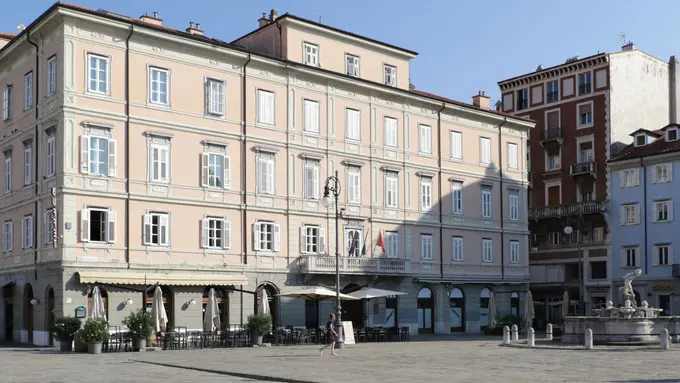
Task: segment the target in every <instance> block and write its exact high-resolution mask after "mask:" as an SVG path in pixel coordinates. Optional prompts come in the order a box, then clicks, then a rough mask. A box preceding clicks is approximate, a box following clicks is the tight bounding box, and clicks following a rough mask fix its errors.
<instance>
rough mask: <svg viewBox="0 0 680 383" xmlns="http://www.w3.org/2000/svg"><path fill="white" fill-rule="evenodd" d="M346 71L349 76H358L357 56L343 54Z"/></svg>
mask: <svg viewBox="0 0 680 383" xmlns="http://www.w3.org/2000/svg"><path fill="white" fill-rule="evenodd" d="M345 62H346V73H347V74H348V75H350V76H354V77H359V57H357V56H353V55H345Z"/></svg>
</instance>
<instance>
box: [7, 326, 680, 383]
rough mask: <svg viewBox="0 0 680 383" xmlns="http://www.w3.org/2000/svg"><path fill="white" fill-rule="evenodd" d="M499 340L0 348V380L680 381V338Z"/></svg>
mask: <svg viewBox="0 0 680 383" xmlns="http://www.w3.org/2000/svg"><path fill="white" fill-rule="evenodd" d="M499 343H500V342H499V341H498V340H497V339H492V340H489V339H488V338H486V339H484V338H481V339H467V338H456V337H445V338H440V339H439V340H437V341H427V342H415V341H414V342H408V343H377V344H375V343H373V344H360V345H352V346H348V347H347V348H346V349H344V350H340V351H339V353H340V354H341V355H340V356H339V357H331V356H330V355H328V352H326V353H325V354H324V355H323V356H320V355H319V353H318V348H317V347H315V346H299V347H263V348H256V349H253V348H246V349H210V350H189V351H159V352H145V353H117V354H103V355H87V354H59V353H54V352H48V351H44V350H34V349H0V361H2V362H1V363H0V369H1V372H0V382H3V383H4V382H22V383H23V382H35V381H41V382H73V381H80V382H164V383H171V382H201V383H204V382H218V381H219V382H257V381H288V382H299V383H304V382H337V381H339V380H343V381H348V382H389V383H396V382H417V381H430V382H464V383H477V382H479V383H482V382H483V383H492V382H503V383H508V382H579V383H583V382H628V383H633V382H640V383H642V382H645V383H668V382H680V369H678V368H677V366H678V360H679V359H680V345H673V346H675V348H674V349H672V350H671V351H662V350H660V349H658V348H634V349H622V348H618V349H606V350H605V349H602V348H599V349H597V348H596V349H595V350H592V351H586V350H582V349H573V348H564V349H557V348H540V349H528V348H511V347H500V346H499V345H498V344H499ZM256 375H259V376H256ZM267 377H275V378H278V379H277V380H271V379H268V378H267Z"/></svg>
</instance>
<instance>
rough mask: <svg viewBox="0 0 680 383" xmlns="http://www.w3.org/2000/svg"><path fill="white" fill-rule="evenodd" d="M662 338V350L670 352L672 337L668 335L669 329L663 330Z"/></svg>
mask: <svg viewBox="0 0 680 383" xmlns="http://www.w3.org/2000/svg"><path fill="white" fill-rule="evenodd" d="M659 338H661V339H660V340H661V349H662V350H670V349H671V337H670V335H668V329H663V330H661V335H660V336H659Z"/></svg>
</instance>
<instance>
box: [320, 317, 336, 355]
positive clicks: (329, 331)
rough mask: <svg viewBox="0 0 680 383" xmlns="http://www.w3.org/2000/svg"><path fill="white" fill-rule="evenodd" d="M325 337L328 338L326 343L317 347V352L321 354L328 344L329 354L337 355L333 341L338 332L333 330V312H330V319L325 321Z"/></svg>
mask: <svg viewBox="0 0 680 383" xmlns="http://www.w3.org/2000/svg"><path fill="white" fill-rule="evenodd" d="M326 339H328V344H326V345H325V346H323V347H321V348H320V349H319V353H320V354H321V355H323V350H325V349H327V348H328V347H329V346H330V348H331V355H332V356H337V355H338V354H336V353H335V342H336V341H337V340H338V333H337V332H335V314H333V313H331V317H330V320H329V321H328V323H326Z"/></svg>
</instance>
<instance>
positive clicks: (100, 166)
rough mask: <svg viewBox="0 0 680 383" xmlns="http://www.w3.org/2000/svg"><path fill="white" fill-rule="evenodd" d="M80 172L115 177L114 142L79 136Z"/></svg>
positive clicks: (98, 137)
mask: <svg viewBox="0 0 680 383" xmlns="http://www.w3.org/2000/svg"><path fill="white" fill-rule="evenodd" d="M80 140H81V141H80V145H81V148H80V149H81V157H80V158H81V170H82V172H83V173H88V174H93V175H101V176H105V175H108V176H110V177H113V176H115V175H116V141H115V140H112V139H109V138H106V137H100V136H81V137H80Z"/></svg>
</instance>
